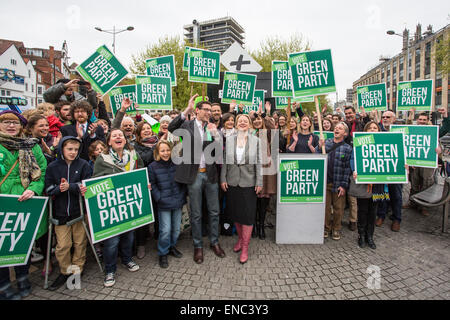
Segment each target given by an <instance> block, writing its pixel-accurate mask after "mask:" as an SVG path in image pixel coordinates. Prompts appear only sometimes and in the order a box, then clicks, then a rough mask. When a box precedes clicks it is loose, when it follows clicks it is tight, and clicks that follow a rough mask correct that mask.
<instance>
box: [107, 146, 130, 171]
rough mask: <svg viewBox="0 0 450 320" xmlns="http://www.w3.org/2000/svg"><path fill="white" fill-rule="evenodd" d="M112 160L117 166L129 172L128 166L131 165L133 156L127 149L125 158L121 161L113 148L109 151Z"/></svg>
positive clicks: (124, 153)
mask: <svg viewBox="0 0 450 320" xmlns="http://www.w3.org/2000/svg"><path fill="white" fill-rule="evenodd" d="M109 154H110V156H111V158H112V159H113V162H114V164H115V165H116V166H118V167H120V168H123V169H124V170H125V171H128V170H129V168H128V169H127V168H126V166H127V165H128V164H129V163H130V158H131V154H130V151H128V150H127V149H123V157H122V159H120V157H119V155H118V154H117V153H116V152H115V151H114V150H113V149H112V148H111V150H110V151H109Z"/></svg>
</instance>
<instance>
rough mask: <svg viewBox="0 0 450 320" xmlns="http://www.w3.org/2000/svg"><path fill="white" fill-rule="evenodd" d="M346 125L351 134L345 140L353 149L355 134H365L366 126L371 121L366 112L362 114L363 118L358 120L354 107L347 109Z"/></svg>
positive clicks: (345, 111) (345, 110)
mask: <svg viewBox="0 0 450 320" xmlns="http://www.w3.org/2000/svg"><path fill="white" fill-rule="evenodd" d="M344 113H345V123H346V124H347V127H348V130H349V133H348V136H347V137H346V138H345V143H347V144H349V145H350V146H351V147H353V132H363V131H364V126H365V125H366V123H367V122H369V121H370V117H369V116H368V115H367V113H365V112H361V113H360V115H361V117H360V118H359V119H356V111H355V108H353V107H345V109H344Z"/></svg>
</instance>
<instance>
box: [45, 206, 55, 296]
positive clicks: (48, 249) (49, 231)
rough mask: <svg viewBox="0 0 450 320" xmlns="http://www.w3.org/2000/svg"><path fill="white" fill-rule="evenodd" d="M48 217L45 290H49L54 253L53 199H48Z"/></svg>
mask: <svg viewBox="0 0 450 320" xmlns="http://www.w3.org/2000/svg"><path fill="white" fill-rule="evenodd" d="M48 200H49V201H48V207H49V208H48V210H49V211H48V215H49V219H48V220H49V221H48V243H47V256H46V260H45V280H44V289H48V268H49V267H50V256H51V252H52V219H50V217H52V216H53V214H52V210H53V202H52V201H53V199H52V197H49V198H48Z"/></svg>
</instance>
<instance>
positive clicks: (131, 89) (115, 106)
mask: <svg viewBox="0 0 450 320" xmlns="http://www.w3.org/2000/svg"><path fill="white" fill-rule="evenodd" d="M108 96H109V104H110V105H111V112H112V114H113V117H115V116H116V113H117V110H119V109H120V107H121V105H122V100H123V99H125V98H129V99H130V100H131V101H132V104H131V107H129V108H128V109H127V110H126V113H127V114H128V115H132V116H134V115H135V114H136V112H137V111H136V100H137V99H136V85H129V86H117V87H114V88H113V89H112V90H111V91H110V92H108Z"/></svg>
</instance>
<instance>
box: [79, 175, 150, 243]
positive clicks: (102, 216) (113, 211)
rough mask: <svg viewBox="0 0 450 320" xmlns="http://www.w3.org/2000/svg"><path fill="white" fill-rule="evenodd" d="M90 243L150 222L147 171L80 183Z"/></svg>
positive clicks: (98, 178) (108, 176)
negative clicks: (82, 187)
mask: <svg viewBox="0 0 450 320" xmlns="http://www.w3.org/2000/svg"><path fill="white" fill-rule="evenodd" d="M83 184H84V185H85V186H86V187H87V192H86V194H85V196H84V198H85V203H86V208H87V213H88V218H89V225H90V232H91V236H92V239H93V242H94V243H95V242H99V241H102V240H105V239H108V238H111V237H114V236H117V235H119V234H122V233H125V232H128V231H130V230H133V229H136V228H139V227H142V226H144V225H146V224H149V223H152V222H153V221H154V216H153V206H152V201H151V197H150V190H149V189H148V173H147V169H145V168H143V169H138V170H133V171H130V172H124V173H117V174H112V175H107V176H103V177H97V178H92V179H87V180H83Z"/></svg>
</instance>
